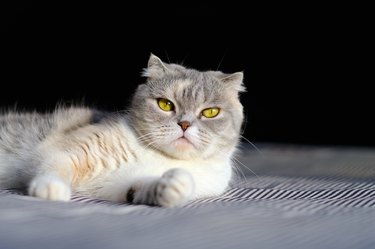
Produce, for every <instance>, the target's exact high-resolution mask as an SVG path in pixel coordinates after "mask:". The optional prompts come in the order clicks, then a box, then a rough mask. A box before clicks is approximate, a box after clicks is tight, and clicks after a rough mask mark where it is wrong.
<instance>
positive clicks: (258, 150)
mask: <svg viewBox="0 0 375 249" xmlns="http://www.w3.org/2000/svg"><path fill="white" fill-rule="evenodd" d="M241 138H242V139H243V140H245V141H246V142H248V143H249V144H250V145H251V146H252V147H253V148H254V149H255V150H256V151H257V152H258V153H259V154H261V155H263V152H262V151H260V149H259V148H258V147H257V146H256V145H255V144H254V143H252V142H251V141H250V140H249V139H247V138H246V137H244V136H242V135H241Z"/></svg>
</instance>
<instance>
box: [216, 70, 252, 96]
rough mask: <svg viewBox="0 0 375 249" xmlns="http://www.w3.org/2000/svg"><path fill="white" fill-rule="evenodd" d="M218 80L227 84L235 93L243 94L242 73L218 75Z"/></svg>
mask: <svg viewBox="0 0 375 249" xmlns="http://www.w3.org/2000/svg"><path fill="white" fill-rule="evenodd" d="M219 79H220V80H221V81H222V82H224V83H225V84H227V86H228V87H230V88H231V89H234V90H236V91H237V92H245V91H246V88H245V86H244V84H243V72H237V73H233V74H220V75H219Z"/></svg>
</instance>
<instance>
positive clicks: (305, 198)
mask: <svg viewBox="0 0 375 249" xmlns="http://www.w3.org/2000/svg"><path fill="white" fill-rule="evenodd" d="M259 147H260V152H258V151H257V150H254V149H251V148H249V147H246V146H245V147H244V153H243V154H242V155H241V156H240V157H239V158H238V159H237V164H238V168H237V170H236V172H237V175H238V179H237V180H236V181H234V182H233V184H232V186H231V188H230V189H229V190H228V191H227V192H226V193H224V194H223V195H222V196H220V197H215V198H206V199H200V200H195V201H192V202H190V203H187V204H186V205H184V206H182V207H177V208H171V209H167V208H159V207H148V206H143V205H142V206H135V205H128V204H114V203H111V202H108V201H103V200H95V199H90V198H86V197H83V196H73V198H72V202H70V203H59V202H47V201H43V200H38V199H35V198H32V197H28V196H24V195H22V194H20V193H19V192H17V191H14V190H0V248H26V246H27V248H29V249H30V248H163V249H165V248H262V249H267V248H270V249H271V248H272V249H274V248H288V249H289V248H292V249H294V248H296V249H297V248H298V249H300V248H314V249H315V248H340V249H341V248H353V249H359V248H375V236H374V235H375V149H371V148H327V147H312V146H290V145H289V146H287V145H272V144H262V145H260V146H259Z"/></svg>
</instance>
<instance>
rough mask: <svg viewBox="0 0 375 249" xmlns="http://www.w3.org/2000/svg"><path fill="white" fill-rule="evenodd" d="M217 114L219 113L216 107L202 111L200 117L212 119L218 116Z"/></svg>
mask: <svg viewBox="0 0 375 249" xmlns="http://www.w3.org/2000/svg"><path fill="white" fill-rule="evenodd" d="M219 113H220V109H219V108H217V107H211V108H207V109H204V110H203V111H202V115H203V116H205V117H206V118H214V117H216V116H217V115H219Z"/></svg>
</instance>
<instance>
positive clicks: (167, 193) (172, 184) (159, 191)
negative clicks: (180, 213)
mask: <svg viewBox="0 0 375 249" xmlns="http://www.w3.org/2000/svg"><path fill="white" fill-rule="evenodd" d="M194 188H195V186H194V180H193V177H192V175H191V174H190V173H189V172H187V171H185V170H183V169H171V170H168V171H167V172H165V173H164V174H163V175H162V177H161V179H160V180H159V182H158V184H157V186H156V200H157V203H158V204H159V205H160V206H163V207H173V206H176V205H179V204H182V203H184V202H186V201H188V200H189V198H190V197H191V196H192V195H193V193H194Z"/></svg>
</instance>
